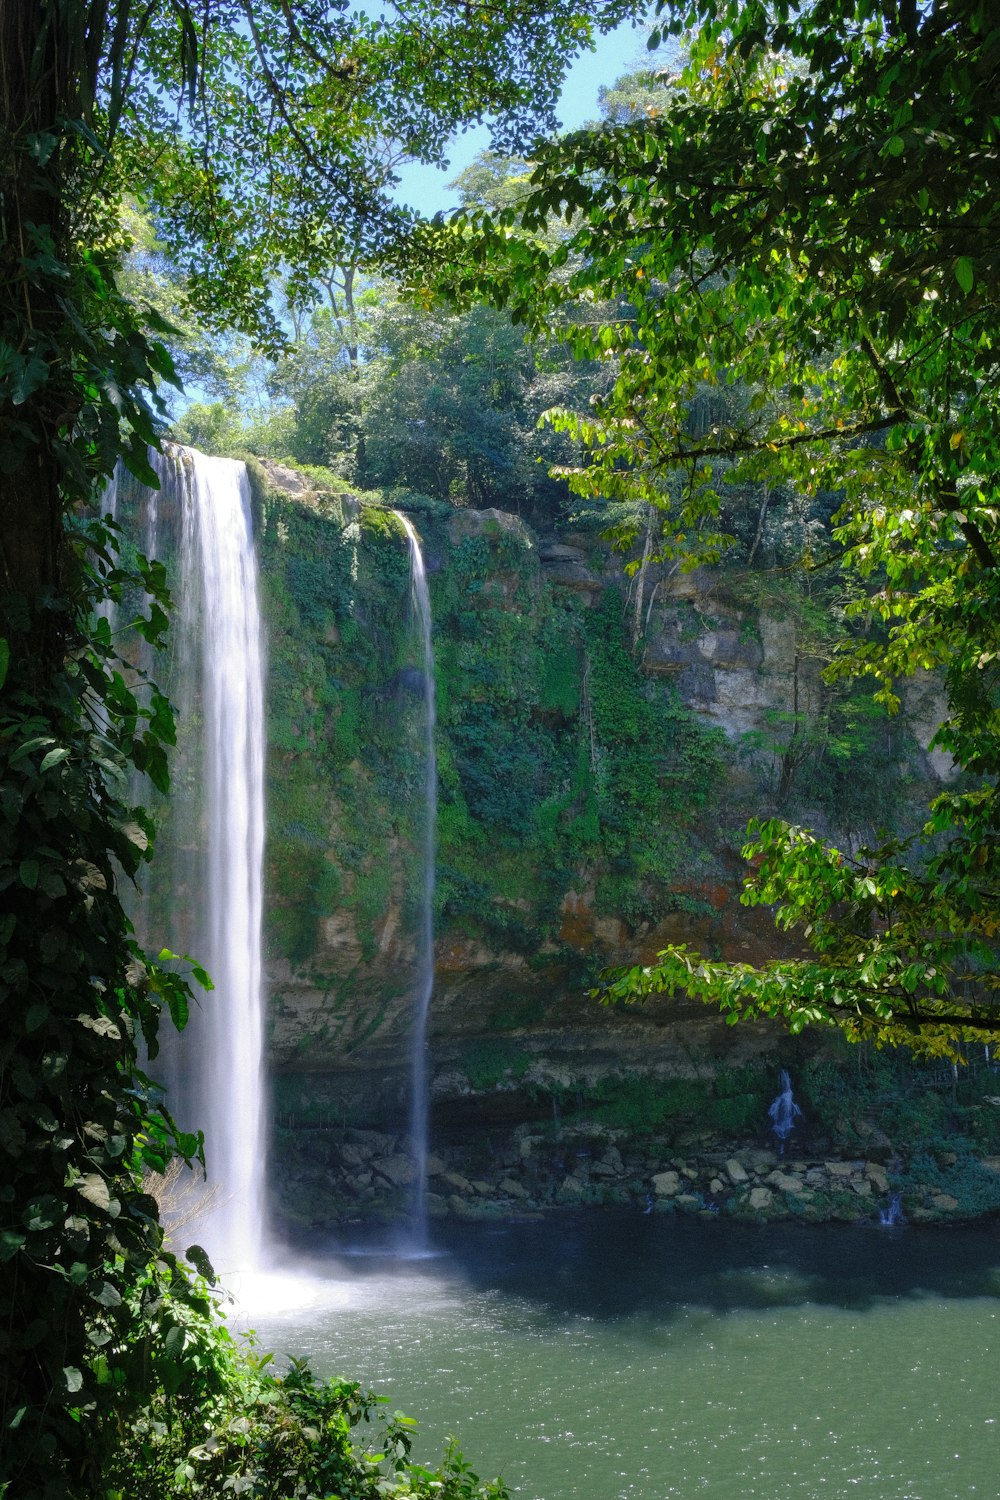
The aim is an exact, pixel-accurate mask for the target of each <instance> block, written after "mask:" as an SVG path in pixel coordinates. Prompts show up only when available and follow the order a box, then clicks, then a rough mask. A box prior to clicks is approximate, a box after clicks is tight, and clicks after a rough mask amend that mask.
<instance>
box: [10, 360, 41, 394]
mask: <svg viewBox="0 0 1000 1500" xmlns="http://www.w3.org/2000/svg"><path fill="white" fill-rule="evenodd" d="M48 378H49V367H48V365H47V364H46V362H45V360H44V359H39V357H38V355H37V354H35V355H32V357H31V358H30V359H22V360H19V361H18V364H17V368H16V370H15V372H14V378H13V380H12V381H11V388H10V400H11V405H12V406H23V405H24V403H25V401H27V399H28V397H29V396H30V395H32V394H33V393H34V392H35V391H37V390H38V388H39V386H42V385H44V384H45V382H46V380H48Z"/></svg>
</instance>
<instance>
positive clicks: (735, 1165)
mask: <svg viewBox="0 0 1000 1500" xmlns="http://www.w3.org/2000/svg"><path fill="white" fill-rule="evenodd" d="M726 1176H727V1177H728V1178H729V1181H730V1182H731V1183H732V1185H733V1187H741V1186H742V1185H743V1183H744V1182H749V1181H750V1178H749V1175H748V1173H747V1169H746V1167H745V1166H744V1165H743V1163H742V1162H741V1161H737V1160H736V1157H735V1156H731V1157H730V1158H729V1160H728V1161H727V1162H726Z"/></svg>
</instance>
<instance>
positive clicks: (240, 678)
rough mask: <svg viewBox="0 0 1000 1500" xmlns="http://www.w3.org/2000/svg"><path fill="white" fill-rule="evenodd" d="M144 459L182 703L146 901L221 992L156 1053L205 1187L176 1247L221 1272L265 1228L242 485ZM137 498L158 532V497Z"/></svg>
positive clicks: (258, 871)
mask: <svg viewBox="0 0 1000 1500" xmlns="http://www.w3.org/2000/svg"><path fill="white" fill-rule="evenodd" d="M154 463H155V466H156V470H157V473H158V475H159V478H160V483H161V490H160V495H159V508H160V510H161V511H162V512H164V513H169V514H170V515H172V516H173V518H174V526H173V530H174V538H173V546H174V551H175V557H174V558H173V559H172V561H173V564H174V566H173V567H172V568H171V577H172V587H173V591H174V596H175V612H174V621H173V660H172V661H168V662H164V663H161V664H160V665H159V666H158V668H157V672H158V675H160V676H161V677H162V678H163V679H164V685H165V686H166V688H167V689H168V691H169V692H170V694H171V696H172V698H173V701H174V704H175V706H176V709H177V719H178V749H177V752H176V754H175V756H174V758H173V760H172V763H171V764H172V769H171V781H172V785H171V795H170V800H169V804H168V808H167V813H166V819H167V838H166V840H165V842H166V844H167V846H168V852H169V853H170V855H171V856H172V857H171V858H170V859H168V860H165V861H164V862H163V866H162V868H160V867H158V865H157V863H156V862H155V861H154V865H153V867H152V869H153V891H152V896H153V900H154V903H156V904H158V906H159V907H161V908H162V905H163V898H164V896H165V897H166V899H167V902H168V909H169V913H170V916H169V918H168V917H167V914H166V913H164V914H163V917H162V918H161V920H165V921H167V923H168V925H167V926H166V929H165V930H166V931H167V932H168V935H169V942H170V946H171V947H172V948H173V949H174V950H175V951H177V952H179V953H182V954H184V953H190V954H193V955H194V956H195V957H196V958H197V959H198V960H199V961H200V962H201V963H202V964H203V965H204V967H205V968H206V969H207V970H208V972H209V974H210V975H211V976H212V979H213V981H214V984H215V989H214V991H213V992H211V993H210V994H208V995H205V996H202V997H200V1001H199V1003H197V1004H196V1005H194V1006H192V1012H191V1018H190V1020H189V1022H188V1026H187V1028H186V1030H185V1032H184V1034H183V1035H182V1036H181V1037H180V1038H176V1039H175V1042H176V1045H174V1044H171V1045H169V1046H166V1047H165V1049H164V1063H165V1068H164V1069H163V1071H165V1073H166V1078H165V1082H166V1083H167V1090H168V1103H169V1104H170V1106H171V1107H172V1109H173V1111H174V1113H175V1115H176V1117H177V1119H178V1122H179V1123H180V1124H181V1125H182V1126H183V1127H184V1128H185V1129H189V1130H192V1129H201V1130H204V1132H205V1157H206V1164H207V1172H208V1181H207V1193H206V1195H205V1198H204V1202H203V1203H202V1204H201V1205H198V1204H195V1205H193V1206H192V1208H191V1210H185V1211H186V1212H188V1211H189V1212H190V1213H191V1215H192V1219H193V1222H189V1223H188V1224H186V1225H185V1231H184V1233H185V1237H184V1239H183V1242H182V1243H183V1244H184V1245H187V1244H190V1243H191V1242H192V1241H194V1240H197V1241H198V1242H199V1243H203V1244H204V1245H205V1248H206V1249H207V1250H208V1252H209V1255H210V1256H211V1258H212V1260H213V1263H214V1264H215V1266H216V1269H217V1270H219V1271H222V1272H226V1271H231V1270H234V1269H237V1268H246V1267H252V1266H254V1265H255V1264H257V1263H258V1262H259V1259H260V1255H261V1249H262V1239H263V1220H264V1153H265V1143H264V1111H263V1069H262V1050H263V1013H262V997H261V910H262V866H263V852H264V692H263V670H264V663H263V645H262V635H261V625H260V613H259V608H258V601H257V568H256V560H255V557H254V550H253V526H252V518H251V506H250V489H249V482H248V479H247V473H246V467H245V465H243V464H242V463H236V462H234V461H232V460H230V459H222V458H208V457H206V456H205V455H203V454H201V453H196V452H194V451H193V450H191V449H185V448H170V449H169V450H168V451H167V452H166V453H165V454H164V455H162V456H161V455H155V456H154ZM147 495H148V496H149V500H148V504H149V506H150V507H151V509H150V510H149V511H147V525H148V524H149V520H150V519H152V524H153V526H154V527H155V525H156V521H155V517H156V508H157V495H156V492H147ZM147 535H148V532H147ZM169 550H170V548H169V544H168V551H169ZM164 873H166V875H167V877H168V883H169V886H170V889H169V891H167V892H163V891H162V890H161V889H160V888H159V886H160V882H162V880H163V876H164ZM153 1070H154V1072H158V1071H160V1070H161V1065H160V1063H159V1062H155V1063H154V1064H153ZM191 1196H192V1195H191V1193H190V1192H189V1193H188V1197H189V1198H190V1197H191ZM206 1205H207V1206H206ZM168 1217H169V1210H168Z"/></svg>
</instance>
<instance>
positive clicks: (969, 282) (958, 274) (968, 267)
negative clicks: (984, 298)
mask: <svg viewBox="0 0 1000 1500" xmlns="http://www.w3.org/2000/svg"><path fill="white" fill-rule="evenodd" d="M955 280H956V281H957V282H958V284H959V286H960V287H961V288H962V291H963V292H964V293H965V295H966V296H968V295H969V293H970V292H971V291H972V288H973V286H974V285H975V281H976V273H975V269H974V267H973V264H972V261H971V260H970V259H969V257H968V256H967V255H960V256H959V258H958V260H957V261H956V262H955Z"/></svg>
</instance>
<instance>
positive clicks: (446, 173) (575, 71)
mask: <svg viewBox="0 0 1000 1500" xmlns="http://www.w3.org/2000/svg"><path fill="white" fill-rule="evenodd" d="M646 35H647V29H646V27H645V26H643V25H642V24H641V23H640V24H633V23H632V22H631V21H626V22H624V23H623V24H622V25H621V26H619V27H617V28H616V30H614V31H609V32H608V34H607V36H603V37H599V38H598V41H597V50H596V51H594V52H584V53H583V54H582V56H580V57H578V58H577V60H576V62H575V63H573V65H572V66H571V68H570V69H569V72H568V73H567V74H566V82H565V84H564V86H563V91H562V94H561V96H560V101H559V118H560V120H561V122H562V126H563V129H564V130H575V129H576V128H577V127H578V126H580V125H582V124H583V123H584V122H585V121H586V120H593V119H596V118H597V91H598V89H599V88H600V87H601V85H602V84H608V83H614V81H615V79H616V78H618V77H619V76H620V75H621V74H622V73H624V72H627V70H628V69H629V68H632V67H635V66H638V65H640V64H642V63H643V62H645V60H646V59H647V58H648V56H649V53H648V52H647V50H646ZM488 145H489V131H488V130H487V128H486V127H485V126H479V127H477V128H476V129H474V130H469V131H466V133H465V134H464V135H460V136H457V137H456V139H455V141H454V143H453V147H452V151H451V156H450V159H449V163H448V166H447V168H445V169H441V168H439V167H427V166H424V165H423V164H422V163H420V162H415V163H413V165H412V166H409V167H404V168H403V169H402V170H401V172H400V185H399V188H398V189H397V192H396V197H397V198H398V199H399V200H400V202H402V203H409V204H412V206H413V207H414V208H417V209H419V210H420V212H421V213H423V214H435V213H438V212H440V211H441V210H447V209H450V208H456V207H457V206H458V204H457V200H456V196H455V194H454V193H453V192H450V191H449V190H448V183H449V182H451V181H452V180H453V179H454V178H455V177H456V176H457V175H458V173H459V172H461V171H462V170H463V169H464V168H465V167H467V166H468V165H469V163H470V162H471V161H472V160H473V158H474V157H475V156H476V155H478V153H479V152H480V151H482V150H484V149H485V148H486V147H487V146H488Z"/></svg>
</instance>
